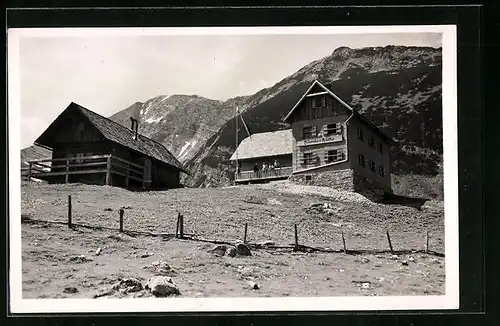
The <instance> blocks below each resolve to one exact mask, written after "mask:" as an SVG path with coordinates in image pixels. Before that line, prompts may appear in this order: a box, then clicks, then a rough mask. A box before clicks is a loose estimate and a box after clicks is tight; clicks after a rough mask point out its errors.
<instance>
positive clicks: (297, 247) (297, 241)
mask: <svg viewBox="0 0 500 326" xmlns="http://www.w3.org/2000/svg"><path fill="white" fill-rule="evenodd" d="M293 251H299V234H298V231H297V224H295V247H294V248H293Z"/></svg>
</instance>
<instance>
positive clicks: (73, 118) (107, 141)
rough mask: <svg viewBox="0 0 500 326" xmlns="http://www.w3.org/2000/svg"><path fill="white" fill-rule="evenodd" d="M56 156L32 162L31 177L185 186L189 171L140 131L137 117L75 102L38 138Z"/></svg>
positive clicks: (141, 186) (134, 186)
mask: <svg viewBox="0 0 500 326" xmlns="http://www.w3.org/2000/svg"><path fill="white" fill-rule="evenodd" d="M35 145H38V146H42V147H45V148H47V149H50V150H51V152H52V158H50V159H42V160H34V161H29V162H28V165H29V167H28V171H27V175H28V179H31V178H36V179H41V180H45V181H48V182H49V183H77V182H78V183H86V184H96V185H111V186H118V187H124V188H129V189H167V188H177V187H180V186H181V185H180V173H188V172H187V171H186V170H185V169H184V168H183V166H182V164H181V163H180V162H179V161H178V160H177V158H176V157H175V156H174V155H173V154H172V153H170V152H169V151H168V149H167V148H165V146H163V145H162V144H160V143H158V142H156V141H154V140H152V139H150V138H148V137H146V136H144V135H141V134H139V133H138V121H137V120H135V119H133V118H131V126H130V128H127V127H125V126H122V125H121V124H119V123H117V122H114V121H112V120H110V119H108V118H105V117H103V116H101V115H99V114H97V113H95V112H92V111H90V110H88V109H86V108H84V107H82V106H80V105H78V104H76V103H71V104H70V105H69V106H68V107H67V108H66V109H65V110H64V111H63V112H62V113H61V114H60V115H59V116H58V117H57V118H56V119H55V120H54V121H53V122H52V123H51V124H50V125H49V127H48V128H47V129H46V130H45V131H44V132H43V133H42V134H41V135H40V136H39V137H38V139H36V140H35Z"/></svg>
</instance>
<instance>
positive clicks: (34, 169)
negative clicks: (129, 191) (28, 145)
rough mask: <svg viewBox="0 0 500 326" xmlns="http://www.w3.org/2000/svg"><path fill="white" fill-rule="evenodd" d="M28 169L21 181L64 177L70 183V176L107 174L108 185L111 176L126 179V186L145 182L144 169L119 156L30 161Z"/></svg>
mask: <svg viewBox="0 0 500 326" xmlns="http://www.w3.org/2000/svg"><path fill="white" fill-rule="evenodd" d="M27 163H28V167H27V168H21V179H22V180H27V181H30V180H31V179H32V178H35V179H41V180H44V179H47V178H50V177H55V176H64V179H65V182H66V183H68V182H69V176H70V175H76V174H80V175H81V174H95V173H97V174H105V176H106V181H105V182H106V184H108V185H109V184H111V175H112V174H117V175H121V176H124V177H125V180H126V186H127V187H128V184H129V181H130V180H135V181H139V182H143V177H144V167H143V166H142V165H140V164H137V163H132V162H129V161H127V160H124V159H122V158H120V157H117V156H112V155H109V154H107V155H93V156H83V157H73V158H56V159H42V160H34V161H29V162H27Z"/></svg>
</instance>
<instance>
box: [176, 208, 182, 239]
mask: <svg viewBox="0 0 500 326" xmlns="http://www.w3.org/2000/svg"><path fill="white" fill-rule="evenodd" d="M180 227H181V213H179V212H177V226H176V228H175V237H176V238H179V229H180Z"/></svg>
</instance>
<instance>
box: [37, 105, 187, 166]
mask: <svg viewBox="0 0 500 326" xmlns="http://www.w3.org/2000/svg"><path fill="white" fill-rule="evenodd" d="M71 110H77V111H78V112H80V113H81V114H83V116H85V117H86V118H87V119H88V121H89V122H90V123H91V124H92V125H93V126H94V127H95V128H96V129H97V130H98V131H99V132H100V133H101V134H102V135H103V137H104V138H106V139H108V140H110V141H112V142H115V143H118V144H120V145H123V146H125V147H128V148H130V149H132V150H135V151H137V152H139V153H141V154H144V155H146V156H149V157H151V158H154V159H157V160H158V161H161V162H164V163H166V164H168V165H171V166H173V167H175V168H177V169H179V170H181V171H182V172H186V173H187V171H186V170H184V167H183V166H182V164H181V163H180V162H179V161H178V160H177V158H176V157H175V156H174V155H173V154H172V153H170V151H169V150H168V149H167V148H166V147H165V146H163V145H162V144H160V143H158V142H156V141H154V140H153V139H151V138H148V137H146V136H144V135H141V134H139V135H138V138H137V140H136V139H134V131H132V130H131V129H129V128H127V127H125V126H122V125H121V124H119V123H117V122H115V121H113V120H111V119H108V118H106V117H103V116H102V115H99V114H97V113H95V112H92V111H90V110H88V109H86V108H84V107H83V106H81V105H78V104H76V103H73V102H71V104H70V105H69V106H68V107H67V108H66V109H65V110H64V111H63V112H62V113H61V114H60V115H59V117H57V119H59V118H60V117H61V116H63V115H64V114H66V113H68V112H70V111H71ZM57 119H56V120H57ZM53 123H54V122H53ZM53 123H52V124H53ZM52 124H51V125H50V126H49V127H48V128H47V130H45V131H44V132H43V133H42V135H41V136H40V137H38V139H37V140H36V141H35V143H39V144H42V145H48V144H43V138H44V135H46V133H48V132H50V129H51V127H52Z"/></svg>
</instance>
